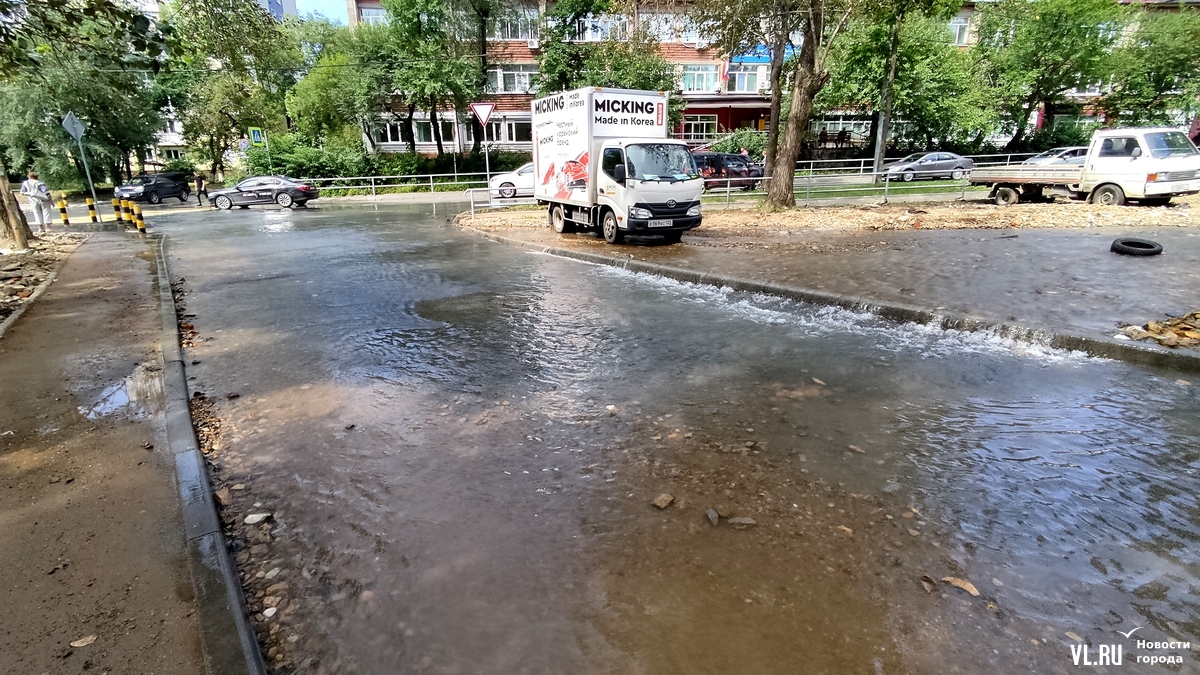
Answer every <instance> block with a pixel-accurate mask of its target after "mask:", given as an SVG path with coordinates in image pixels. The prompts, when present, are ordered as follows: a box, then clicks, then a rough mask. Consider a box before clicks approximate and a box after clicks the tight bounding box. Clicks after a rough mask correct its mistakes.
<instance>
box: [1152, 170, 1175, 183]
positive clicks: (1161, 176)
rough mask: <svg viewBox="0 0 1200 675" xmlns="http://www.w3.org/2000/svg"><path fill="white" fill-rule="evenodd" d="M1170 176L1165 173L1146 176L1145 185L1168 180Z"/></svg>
mask: <svg viewBox="0 0 1200 675" xmlns="http://www.w3.org/2000/svg"><path fill="white" fill-rule="evenodd" d="M1170 179H1171V174H1169V173H1167V172H1165V171H1164V172H1162V173H1150V174H1146V182H1147V183H1157V182H1158V181H1160V180H1170Z"/></svg>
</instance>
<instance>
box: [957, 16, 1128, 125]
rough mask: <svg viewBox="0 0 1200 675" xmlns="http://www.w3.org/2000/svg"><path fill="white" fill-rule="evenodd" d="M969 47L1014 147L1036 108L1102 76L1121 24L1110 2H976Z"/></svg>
mask: <svg viewBox="0 0 1200 675" xmlns="http://www.w3.org/2000/svg"><path fill="white" fill-rule="evenodd" d="M978 8H979V14H978V16H979V23H978V35H979V42H978V43H977V44H976V45H975V46H974V48H973V53H974V55H975V56H976V58H977V59H979V64H980V66H981V72H982V74H983V77H984V81H985V83H986V84H987V86H988V87H990V89H991V92H992V96H993V98H994V100H995V101H996V102H997V104H998V106H999V108H1000V110H1001V112H1002V113H1003V115H1004V116H1005V118H1006V120H1007V124H1008V125H1009V126H1010V128H1011V129H1012V132H1013V137H1012V141H1011V142H1010V143H1009V147H1010V148H1016V147H1020V146H1021V145H1022V144H1023V143H1024V142H1025V140H1026V136H1027V134H1028V131H1029V120H1030V117H1031V116H1032V115H1033V114H1034V112H1035V111H1036V110H1037V108H1038V107H1039V106H1044V107H1046V108H1049V107H1051V106H1053V105H1054V104H1055V103H1057V102H1059V101H1061V100H1063V98H1064V96H1065V95H1066V93H1067V92H1068V91H1070V90H1072V89H1074V88H1076V87H1077V86H1079V85H1080V84H1087V83H1092V82H1100V81H1103V80H1104V78H1105V76H1106V75H1107V74H1108V72H1109V71H1108V69H1109V66H1110V63H1111V61H1110V59H1111V56H1110V53H1111V52H1112V50H1113V48H1114V47H1115V46H1116V45H1117V41H1118V39H1119V37H1120V35H1121V31H1122V28H1123V25H1124V19H1123V14H1122V11H1121V8H1120V6H1119V5H1118V4H1117V2H1116V0H998V1H997V2H995V3H986V4H984V3H981V4H980V5H978Z"/></svg>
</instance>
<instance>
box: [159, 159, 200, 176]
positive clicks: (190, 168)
mask: <svg viewBox="0 0 1200 675" xmlns="http://www.w3.org/2000/svg"><path fill="white" fill-rule="evenodd" d="M162 170H163V171H180V172H182V173H186V174H187V175H189V176H190V175H192V174H193V173H195V172H196V165H195V164H194V163H193V162H192V160H190V159H186V158H183V157H181V158H179V159H173V160H171V161H169V162H167V163H166V164H164V165H163V168H162Z"/></svg>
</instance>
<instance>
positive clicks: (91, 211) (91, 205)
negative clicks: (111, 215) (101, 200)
mask: <svg viewBox="0 0 1200 675" xmlns="http://www.w3.org/2000/svg"><path fill="white" fill-rule="evenodd" d="M86 201H87V207H88V216H90V217H91V219H92V222H93V223H98V222H100V217H99V216H97V215H96V201H95V200H94V199H92V198H91V197H88V198H87V199H86Z"/></svg>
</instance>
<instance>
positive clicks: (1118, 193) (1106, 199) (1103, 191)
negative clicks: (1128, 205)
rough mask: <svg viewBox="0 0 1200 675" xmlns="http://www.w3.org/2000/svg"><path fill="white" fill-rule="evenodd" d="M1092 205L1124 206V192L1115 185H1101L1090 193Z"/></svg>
mask: <svg viewBox="0 0 1200 675" xmlns="http://www.w3.org/2000/svg"><path fill="white" fill-rule="evenodd" d="M1092 203H1093V204H1099V205H1100V206H1124V205H1125V191H1124V190H1122V189H1121V188H1120V186H1117V185H1101V186H1100V187H1098V188H1096V190H1095V192H1093V193H1092Z"/></svg>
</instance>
